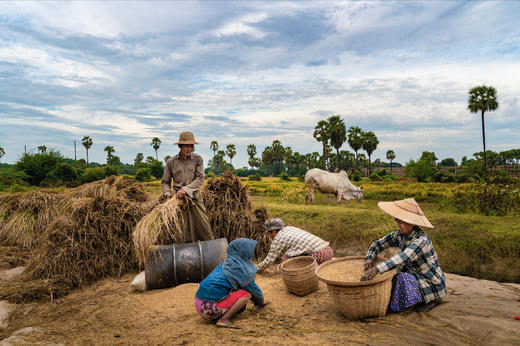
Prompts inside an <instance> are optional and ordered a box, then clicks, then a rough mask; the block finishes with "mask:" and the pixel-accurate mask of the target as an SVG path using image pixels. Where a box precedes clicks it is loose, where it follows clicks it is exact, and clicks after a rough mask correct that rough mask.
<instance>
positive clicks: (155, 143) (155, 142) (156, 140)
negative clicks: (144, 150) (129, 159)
mask: <svg viewBox="0 0 520 346" xmlns="http://www.w3.org/2000/svg"><path fill="white" fill-rule="evenodd" d="M150 145H151V146H152V148H153V149H154V150H155V160H157V161H159V156H157V150H159V147H160V146H161V140H160V139H159V137H154V138H152V143H150Z"/></svg>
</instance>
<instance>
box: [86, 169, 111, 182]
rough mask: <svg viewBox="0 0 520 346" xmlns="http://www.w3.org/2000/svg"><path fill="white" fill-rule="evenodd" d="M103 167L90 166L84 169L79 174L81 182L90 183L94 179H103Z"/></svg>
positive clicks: (104, 176)
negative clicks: (81, 173) (80, 174)
mask: <svg viewBox="0 0 520 346" xmlns="http://www.w3.org/2000/svg"><path fill="white" fill-rule="evenodd" d="M106 171H107V170H105V167H92V168H87V169H85V172H84V173H83V175H82V176H81V178H80V180H81V182H82V183H91V182H93V181H96V180H101V179H105V178H106V177H107V175H106Z"/></svg>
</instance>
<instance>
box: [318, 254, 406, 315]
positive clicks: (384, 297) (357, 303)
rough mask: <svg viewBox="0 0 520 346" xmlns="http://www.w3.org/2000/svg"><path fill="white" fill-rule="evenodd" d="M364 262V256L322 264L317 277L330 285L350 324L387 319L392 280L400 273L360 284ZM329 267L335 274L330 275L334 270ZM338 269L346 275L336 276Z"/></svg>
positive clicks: (329, 288) (334, 298)
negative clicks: (378, 318)
mask: <svg viewBox="0 0 520 346" xmlns="http://www.w3.org/2000/svg"><path fill="white" fill-rule="evenodd" d="M364 262H365V257H364V256H347V257H341V258H335V259H333V260H331V261H328V262H325V263H322V264H320V266H318V267H317V268H316V277H317V278H318V279H319V280H321V281H323V282H325V283H326V284H327V289H328V291H329V294H330V296H331V297H332V300H333V301H334V304H335V305H336V307H337V309H338V310H339V311H340V312H341V313H342V314H343V315H344V316H345V317H346V318H348V319H349V320H359V319H362V318H367V317H380V316H384V315H385V314H386V309H387V308H388V303H389V302H390V294H391V291H392V278H393V277H394V275H395V274H396V273H397V271H396V270H395V269H394V270H391V271H388V272H386V273H383V274H377V275H376V276H375V277H374V278H373V279H372V280H369V281H360V279H361V276H362V275H363V273H364V270H363V264H364ZM375 264H377V260H376V261H374V265H375ZM329 266H335V267H336V270H335V271H334V270H332V271H331V269H334V267H329ZM327 267H329V268H327ZM338 269H341V270H342V271H343V272H344V274H342V273H337V274H336V272H337V270H338ZM325 274H327V276H326V275H325ZM331 274H335V275H331ZM342 276H343V277H344V278H345V279H344V281H343V280H342Z"/></svg>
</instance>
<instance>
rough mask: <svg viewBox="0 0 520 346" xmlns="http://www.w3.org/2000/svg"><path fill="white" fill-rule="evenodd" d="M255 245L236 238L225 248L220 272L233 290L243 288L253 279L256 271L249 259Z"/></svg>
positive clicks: (246, 239) (251, 241) (250, 241)
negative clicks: (224, 256)
mask: <svg viewBox="0 0 520 346" xmlns="http://www.w3.org/2000/svg"><path fill="white" fill-rule="evenodd" d="M256 244H257V242H256V240H252V239H248V238H237V239H235V240H233V241H232V242H231V243H229V245H228V247H227V258H226V259H225V260H224V262H222V271H223V272H224V275H226V277H227V278H228V280H229V282H230V283H231V286H232V287H233V289H235V290H238V289H240V288H244V287H245V286H247V285H249V284H250V283H251V282H252V281H253V280H254V279H255V275H256V271H257V269H256V266H255V265H254V264H253V262H251V258H253V254H254V252H255V248H256Z"/></svg>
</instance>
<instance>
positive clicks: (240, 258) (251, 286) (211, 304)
mask: <svg viewBox="0 0 520 346" xmlns="http://www.w3.org/2000/svg"><path fill="white" fill-rule="evenodd" d="M256 243H257V242H256V240H252V239H247V238H238V239H235V240H233V241H232V242H231V243H229V245H228V247H227V258H226V259H225V260H224V262H222V263H221V264H220V265H219V266H218V267H216V268H215V269H214V270H213V271H212V272H211V273H210V274H209V275H208V276H207V277H206V278H205V279H204V280H203V281H202V282H201V283H200V286H199V289H198V291H197V293H196V294H195V308H196V309H197V312H198V313H199V314H200V315H201V316H202V317H203V318H204V319H206V320H208V321H214V320H216V326H217V327H224V328H235V329H240V327H239V326H237V325H235V324H233V323H231V321H230V319H231V317H233V316H234V315H235V314H236V313H240V312H242V311H244V310H245V307H246V304H247V302H248V301H249V300H251V301H253V303H254V304H255V305H256V306H260V307H263V306H265V305H267V302H265V301H264V297H263V295H262V291H261V290H260V288H259V287H258V286H257V284H256V283H255V281H254V280H255V276H256V266H255V265H254V264H253V262H251V258H253V254H254V252H255V248H256Z"/></svg>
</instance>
